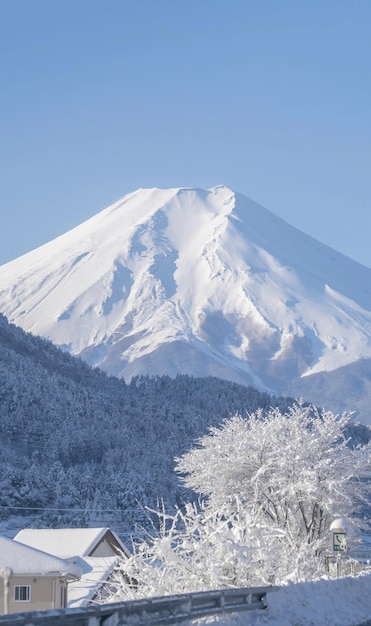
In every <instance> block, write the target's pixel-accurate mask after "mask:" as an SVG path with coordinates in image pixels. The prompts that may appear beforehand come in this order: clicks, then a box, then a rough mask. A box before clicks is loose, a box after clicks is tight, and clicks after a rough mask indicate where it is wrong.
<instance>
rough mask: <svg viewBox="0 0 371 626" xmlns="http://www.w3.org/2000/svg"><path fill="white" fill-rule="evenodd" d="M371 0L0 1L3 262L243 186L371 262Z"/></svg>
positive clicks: (322, 238)
mask: <svg viewBox="0 0 371 626" xmlns="http://www.w3.org/2000/svg"><path fill="white" fill-rule="evenodd" d="M370 33H371V1H370V0H303V1H301V0H0V55H1V56H0V58H1V65H0V102H1V109H0V110H1V116H0V207H1V210H0V214H1V228H0V263H5V262H7V261H9V260H11V259H13V258H15V257H17V256H19V255H20V254H23V253H24V252H27V251H28V250H31V249H33V248H35V247H37V246H38V245H41V244H42V243H45V242H47V241H49V240H50V239H52V238H54V237H55V236H57V235H59V234H62V233H63V232H65V231H67V230H68V229H70V228H72V227H73V226H76V225H77V224H79V223H80V222H82V221H84V220H85V219H87V218H88V217H91V216H92V215H94V214H95V213H97V212H99V211H100V210H102V209H103V208H105V207H106V206H108V205H109V204H110V203H112V202H114V201H115V200H117V199H119V198H120V197H122V196H123V195H125V194H126V193H128V192H131V191H134V190H135V189H137V188H138V187H181V186H187V187H202V188H209V187H212V186H214V185H218V184H225V185H229V186H230V187H232V188H233V189H235V190H236V191H239V192H241V193H243V194H245V195H247V196H248V197H250V198H252V199H253V200H255V201H257V202H260V203H261V204H262V205H264V206H265V207H266V208H268V209H270V210H271V211H273V212H274V213H275V214H276V215H279V216H280V217H282V218H283V219H285V220H286V221H288V222H289V223H291V224H293V225H294V226H296V227H298V228H300V229H301V230H303V231H304V232H306V233H307V234H310V235H312V236H314V237H315V238H317V239H319V240H320V241H322V242H324V243H327V244H328V245H330V246H332V247H334V248H336V249H337V250H339V251H341V252H343V253H345V254H347V255H348V256H350V257H352V258H354V259H356V260H358V261H360V262H362V263H364V264H365V265H368V266H369V267H371V246H370V245H369V239H370V235H371V194H370V192H371V34H370Z"/></svg>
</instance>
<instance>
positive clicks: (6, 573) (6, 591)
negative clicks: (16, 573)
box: [0, 567, 13, 615]
mask: <svg viewBox="0 0 371 626" xmlns="http://www.w3.org/2000/svg"><path fill="white" fill-rule="evenodd" d="M0 576H1V578H3V579H4V615H8V612H9V588H10V579H11V577H12V576H13V572H12V570H11V569H10V567H5V568H4V569H3V570H0Z"/></svg>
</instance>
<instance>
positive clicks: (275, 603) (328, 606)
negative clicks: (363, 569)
mask: <svg viewBox="0 0 371 626" xmlns="http://www.w3.org/2000/svg"><path fill="white" fill-rule="evenodd" d="M368 620H371V572H368V573H367V574H363V575H361V576H357V577H346V578H339V579H332V580H328V579H321V580H316V581H311V582H306V583H298V584H290V585H287V586H284V587H281V588H280V589H279V591H276V592H272V593H271V594H269V596H268V609H267V611H251V613H249V612H244V613H241V614H238V615H233V616H232V615H230V616H223V617H218V618H208V619H204V620H199V621H198V622H197V624H199V625H201V624H207V623H208V624H210V623H213V622H214V623H218V624H219V625H220V626H224V625H225V626H245V624H249V625H254V626H257V625H261V626H263V625H268V626H356V625H358V624H362V623H364V622H366V621H368Z"/></svg>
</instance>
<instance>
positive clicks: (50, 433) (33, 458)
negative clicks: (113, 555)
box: [0, 315, 288, 534]
mask: <svg viewBox="0 0 371 626" xmlns="http://www.w3.org/2000/svg"><path fill="white" fill-rule="evenodd" d="M276 404H279V406H280V407H285V406H287V404H288V400H286V399H283V398H281V399H276V398H274V397H272V396H270V395H269V394H266V393H261V392H258V391H256V390H255V389H253V388H252V387H243V386H240V385H237V384H235V383H231V382H227V381H223V380H219V379H216V378H211V377H210V378H204V379H202V378H192V377H189V376H178V377H177V378H176V379H170V378H169V377H158V378H151V379H150V378H136V379H133V380H132V382H131V383H130V384H125V382H124V381H123V380H119V379H117V378H114V377H109V376H107V375H106V374H104V373H103V372H101V371H99V370H93V369H91V368H90V367H89V366H88V365H87V364H86V363H84V362H83V361H81V360H80V359H77V358H73V357H71V356H70V355H69V354H67V353H65V352H62V351H61V350H59V349H58V348H56V347H55V346H53V345H52V344H51V343H50V342H48V341H46V340H44V339H40V338H37V337H34V336H32V335H30V334H28V333H25V332H24V331H23V330H21V329H20V328H18V327H16V326H14V325H12V324H9V323H8V322H7V320H6V318H5V317H4V316H2V315H0V417H1V425H0V429H1V431H0V449H1V462H0V484H1V490H0V515H1V519H2V520H3V527H5V528H6V527H7V529H8V530H7V532H8V534H10V533H11V530H12V528H17V527H18V526H22V525H23V524H24V523H32V524H33V525H40V526H43V525H53V526H54V525H82V524H89V525H96V524H98V525H106V524H107V525H110V526H112V527H113V528H116V529H117V530H119V531H120V530H123V529H124V528H125V529H129V528H130V529H131V528H133V526H135V525H136V524H137V523H143V513H142V511H141V510H140V507H141V506H145V505H152V506H156V502H157V500H158V499H162V498H163V499H164V500H165V503H166V504H167V506H171V505H173V504H174V503H175V502H181V501H182V498H183V496H184V495H185V493H184V492H182V488H181V486H180V485H179V480H178V478H177V477H176V476H175V475H174V473H173V459H174V457H175V456H178V455H180V454H182V453H183V452H184V451H185V450H187V449H188V448H190V446H191V445H192V444H193V442H194V440H195V439H196V438H197V437H199V436H201V435H203V434H205V433H206V431H207V429H208V427H209V426H211V425H216V424H219V423H220V422H221V421H222V420H223V419H224V418H226V417H228V416H229V415H231V414H234V413H235V412H236V411H240V412H242V413H243V412H245V411H253V410H255V409H256V408H258V407H269V406H271V405H276ZM21 518H22V519H21ZM23 518H25V519H23Z"/></svg>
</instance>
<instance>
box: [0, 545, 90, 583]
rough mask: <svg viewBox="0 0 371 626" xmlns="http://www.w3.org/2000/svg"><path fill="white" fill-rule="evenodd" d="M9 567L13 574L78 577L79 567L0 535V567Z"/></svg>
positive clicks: (79, 573)
mask: <svg viewBox="0 0 371 626" xmlns="http://www.w3.org/2000/svg"><path fill="white" fill-rule="evenodd" d="M7 567H10V569H11V570H12V572H13V574H15V575H17V576H19V575H23V574H24V575H29V574H33V575H38V576H68V577H79V576H80V575H81V567H79V566H78V565H77V564H76V563H69V562H68V561H66V560H64V559H60V558H58V557H56V556H52V555H51V554H46V553H45V552H42V551H41V550H36V549H35V548H31V547H29V546H26V545H24V544H23V543H19V542H18V541H15V540H14V539H8V538H7V537H0V569H5V568H7Z"/></svg>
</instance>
